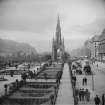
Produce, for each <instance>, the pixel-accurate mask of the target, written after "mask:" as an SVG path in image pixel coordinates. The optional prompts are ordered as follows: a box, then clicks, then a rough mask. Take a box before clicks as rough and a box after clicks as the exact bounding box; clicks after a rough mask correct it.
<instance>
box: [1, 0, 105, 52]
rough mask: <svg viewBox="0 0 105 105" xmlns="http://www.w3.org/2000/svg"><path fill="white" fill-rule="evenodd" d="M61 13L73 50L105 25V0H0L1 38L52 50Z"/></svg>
mask: <svg viewBox="0 0 105 105" xmlns="http://www.w3.org/2000/svg"><path fill="white" fill-rule="evenodd" d="M58 14H59V16H60V21H61V28H62V36H63V37H64V39H65V46H66V49H67V50H69V51H70V50H72V49H75V48H78V47H81V46H82V45H83V42H84V41H85V40H86V39H88V38H91V37H92V36H94V35H99V34H100V33H101V32H102V30H103V29H104V28H105V0H0V37H1V38H7V39H11V40H15V41H18V42H27V43H29V44H31V45H33V46H34V47H35V48H36V50H37V51H38V52H46V51H51V44H52V43H51V40H52V38H53V36H54V35H55V29H56V22H57V15H58Z"/></svg>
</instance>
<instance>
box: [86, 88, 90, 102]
mask: <svg viewBox="0 0 105 105" xmlns="http://www.w3.org/2000/svg"><path fill="white" fill-rule="evenodd" d="M85 93H86V94H85V99H86V101H87V102H89V101H90V92H89V90H88V89H86V91H85Z"/></svg>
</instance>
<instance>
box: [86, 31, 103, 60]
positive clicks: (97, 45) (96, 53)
mask: <svg viewBox="0 0 105 105" xmlns="http://www.w3.org/2000/svg"><path fill="white" fill-rule="evenodd" d="M84 46H85V47H86V48H88V49H89V50H90V57H91V58H92V59H96V60H99V61H104V60H105V29H104V30H103V32H102V33H101V35H95V36H94V37H92V38H91V39H89V40H87V41H86V42H85V44H84Z"/></svg>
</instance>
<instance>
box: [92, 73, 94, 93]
mask: <svg viewBox="0 0 105 105" xmlns="http://www.w3.org/2000/svg"><path fill="white" fill-rule="evenodd" d="M92 90H93V91H94V74H93V72H92Z"/></svg>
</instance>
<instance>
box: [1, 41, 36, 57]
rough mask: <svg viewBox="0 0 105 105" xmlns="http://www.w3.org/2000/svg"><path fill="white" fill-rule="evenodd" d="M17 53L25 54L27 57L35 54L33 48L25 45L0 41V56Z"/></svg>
mask: <svg viewBox="0 0 105 105" xmlns="http://www.w3.org/2000/svg"><path fill="white" fill-rule="evenodd" d="M18 52H22V53H26V54H27V55H29V54H31V53H33V54H37V51H36V50H35V48H33V47H32V46H31V45H29V44H27V43H18V42H15V41H12V40H7V39H0V55H1V56H6V55H12V54H16V53H18Z"/></svg>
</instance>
